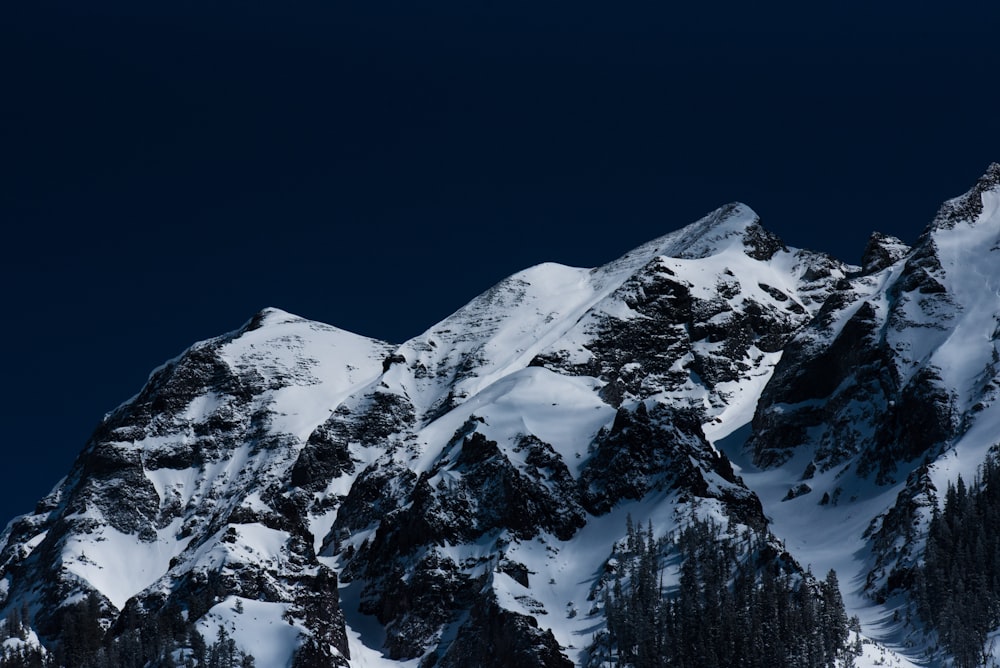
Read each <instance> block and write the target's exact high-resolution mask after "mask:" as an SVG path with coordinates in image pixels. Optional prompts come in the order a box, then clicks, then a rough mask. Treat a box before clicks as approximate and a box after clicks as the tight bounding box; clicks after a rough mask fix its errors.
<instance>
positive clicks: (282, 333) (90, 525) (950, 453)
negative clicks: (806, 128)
mask: <svg viewBox="0 0 1000 668" xmlns="http://www.w3.org/2000/svg"><path fill="white" fill-rule="evenodd" d="M859 250H860V249H859ZM998 397H1000V165H997V164H994V165H991V166H990V168H989V169H988V171H987V173H986V174H985V175H984V176H983V177H982V178H981V179H980V180H979V182H978V183H976V184H975V186H974V187H973V188H972V189H971V190H970V191H969V192H968V193H966V194H964V195H962V196H961V197H958V198H956V199H953V200H950V201H948V202H946V203H945V204H944V205H943V207H942V208H941V210H940V213H939V214H938V216H937V217H936V218H935V219H934V220H933V221H932V222H931V223H930V225H929V226H927V228H926V229H925V231H924V232H923V233H922V234H921V235H920V237H919V238H917V239H916V240H915V241H914V243H913V245H912V246H909V245H907V244H906V243H904V242H903V241H900V240H898V239H895V238H892V237H887V236H885V235H882V234H879V233H874V234H873V235H872V237H871V240H870V242H869V244H868V247H867V248H866V249H865V250H864V256H863V261H862V265H861V266H853V265H848V264H845V263H843V262H841V261H838V260H836V259H834V258H832V257H829V256H827V255H825V254H823V253H817V252H812V251H807V250H798V249H794V248H789V247H787V246H786V245H785V243H784V242H783V241H782V240H781V239H779V238H777V237H776V236H775V235H774V234H772V233H770V232H769V231H768V230H767V229H766V228H765V227H764V226H763V225H762V223H761V221H760V220H759V218H758V216H757V215H756V214H755V213H754V212H753V211H752V210H751V209H750V208H748V207H747V206H745V205H743V204H730V205H727V206H724V207H722V208H720V209H718V210H716V211H714V212H712V213H710V214H709V215H707V216H706V217H704V218H703V219H701V220H699V221H697V222H695V223H693V224H690V225H688V226H687V227H684V228H683V229H680V230H678V231H675V232H672V233H670V234H667V235H666V236H663V237H661V238H659V239H655V240H653V241H651V242H649V243H647V244H646V245H643V246H641V247H639V248H636V249H635V250H633V251H631V252H629V253H627V254H626V255H624V256H623V257H620V258H618V259H616V260H614V261H612V262H610V263H608V264H606V265H604V266H601V267H597V268H595V269H580V268H575V267H567V266H562V265H558V264H543V265H539V266H536V267H532V268H530V269H526V270H524V271H522V272H520V273H517V274H515V275H513V276H511V277H510V278H507V279H505V280H504V281H502V282H500V283H499V284H497V285H496V286H494V287H492V288H490V289H489V290H487V291H486V292H485V293H483V294H482V295H480V296H478V297H476V298H475V299H473V300H472V301H471V302H469V303H468V304H467V305H465V306H464V307H462V308H461V309H459V310H458V311H457V312H455V313H454V314H453V315H451V316H449V317H448V318H446V319H445V320H443V321H442V322H440V323H438V324H436V325H434V326H432V327H431V328H430V329H428V330H427V331H426V332H424V333H423V334H421V335H420V336H418V337H416V338H414V339H411V340H410V341H407V342H405V343H403V344H402V345H397V344H390V343H387V342H383V341H377V340H373V339H369V338H365V337H364V336H360V335H356V334H351V333H349V332H345V331H342V330H340V329H337V328H335V327H332V326H329V325H324V324H320V323H317V322H311V321H308V320H305V319H303V318H299V317H296V316H294V315H291V314H288V313H285V312H282V311H280V310H277V309H265V310H263V311H261V312H260V313H258V314H256V315H254V316H253V317H252V318H251V319H250V320H249V321H248V322H247V323H246V324H244V325H243V326H242V327H240V328H239V329H238V330H236V331H234V332H232V333H229V334H225V335H223V336H220V337H218V338H215V339H211V340H208V341H203V342H200V343H196V344H195V345H193V346H191V347H190V348H189V349H188V350H186V351H185V352H184V353H182V354H181V355H180V356H178V357H177V358H175V359H173V360H170V361H169V362H167V363H166V364H164V365H163V366H162V367H160V368H158V369H156V370H155V371H153V373H152V374H151V375H150V377H149V381H148V382H147V383H146V385H145V387H143V388H142V389H141V391H140V392H139V393H138V394H137V395H136V396H135V397H133V398H132V399H130V400H129V401H127V402H125V403H124V404H122V405H121V406H119V407H118V408H116V409H115V410H113V411H111V412H110V413H108V414H107V415H106V416H105V417H104V419H103V420H102V421H101V422H100V424H99V425H98V426H97V428H96V430H95V431H94V433H93V436H92V437H91V438H90V440H89V441H88V442H87V444H86V445H85V447H84V448H83V450H82V452H81V453H80V455H79V457H78V458H77V460H76V462H75V464H74V465H73V467H72V469H71V470H70V471H69V473H68V474H67V475H66V477H65V478H64V479H63V480H62V481H60V482H59V483H58V484H57V485H56V486H55V488H54V489H53V490H52V492H51V493H50V494H49V495H48V496H46V497H45V498H43V499H42V500H40V501H39V502H38V504H37V506H36V507H35V509H34V511H33V512H31V513H28V514H26V515H22V516H21V517H18V518H16V519H14V520H13V521H11V522H10V523H9V524H8V526H7V528H6V530H5V532H4V533H3V536H2V538H0V601H2V603H0V605H2V611H0V620H2V622H0V638H2V639H3V659H2V660H0V666H23V665H33V666H74V667H75V666H94V667H103V666H136V667H139V666H211V667H213V668H220V667H226V668H229V667H231V666H252V665H255V666H258V667H261V668H272V667H273V668H285V667H289V668H311V667H320V666H323V667H326V666H359V667H360V666H398V667H400V668H401V667H404V666H405V667H412V668H416V667H422V668H429V667H430V666H441V667H444V668H452V667H455V668H457V667H464V666H477V667H480V666H482V667H492V666H553V667H555V666H559V667H562V666H594V667H597V666H626V665H627V666H635V667H638V668H645V667H647V666H687V667H706V668H707V667H711V666H848V665H856V666H875V665H892V666H913V665H931V666H945V665H956V666H976V665H990V664H991V662H992V661H994V660H996V661H998V662H1000V646H997V643H996V638H997V635H998V630H1000V519H998V518H1000V471H998V469H1000V466H998V465H997V463H996V457H998V456H1000V455H998V449H1000V402H998V401H997V399H998ZM994 504H995V508H994ZM994 510H995V511H996V512H994Z"/></svg>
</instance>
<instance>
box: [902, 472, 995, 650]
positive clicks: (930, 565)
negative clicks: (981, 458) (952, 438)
mask: <svg viewBox="0 0 1000 668" xmlns="http://www.w3.org/2000/svg"><path fill="white" fill-rule="evenodd" d="M915 575H916V577H915V582H914V596H915V598H916V609H917V612H918V614H919V615H920V617H921V619H923V621H924V622H925V623H927V624H928V625H929V626H930V627H931V628H932V629H933V630H934V631H937V634H938V640H939V641H940V643H941V645H942V646H943V648H944V649H945V650H946V651H947V652H948V653H949V654H951V655H952V657H953V658H954V666H955V667H956V668H973V667H975V666H980V665H983V664H984V663H985V662H986V661H987V660H988V658H989V657H988V654H990V653H991V652H990V651H989V648H987V647H985V644H986V640H987V636H988V635H989V633H990V632H991V631H992V630H993V629H995V628H997V627H998V626H1000V465H998V463H997V459H996V457H995V456H990V457H988V458H987V460H986V461H985V462H984V463H983V465H982V466H981V467H980V471H979V474H978V475H977V476H976V477H975V479H974V480H973V481H972V483H971V485H968V486H967V485H966V483H965V481H964V480H963V479H962V477H961V476H959V477H958V480H957V482H956V483H954V484H952V483H949V484H948V489H947V492H946V493H945V500H944V507H943V508H942V509H940V510H939V509H938V508H937V507H936V506H935V507H934V509H933V514H932V516H931V521H930V525H929V527H928V532H927V544H926V547H925V552H924V562H923V565H922V567H919V568H917V569H916V574H915Z"/></svg>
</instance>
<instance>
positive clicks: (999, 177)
mask: <svg viewBox="0 0 1000 668" xmlns="http://www.w3.org/2000/svg"><path fill="white" fill-rule="evenodd" d="M997 189H1000V163H997V162H992V163H990V165H989V166H988V167H987V168H986V171H985V172H984V173H983V175H982V176H980V177H979V179H978V180H977V181H976V184H975V185H974V186H972V188H971V189H970V190H969V191H968V192H966V193H965V194H963V195H959V196H958V197H955V198H952V199H950V200H948V201H947V202H945V203H944V204H942V205H941V209H940V210H939V211H938V213H937V216H935V217H934V221H933V222H932V223H931V229H944V230H948V229H951V228H953V227H955V225H956V224H957V223H959V222H961V221H974V220H975V219H976V218H978V217H979V215H980V214H981V213H982V212H983V195H984V194H985V193H987V192H990V191H991V190H997Z"/></svg>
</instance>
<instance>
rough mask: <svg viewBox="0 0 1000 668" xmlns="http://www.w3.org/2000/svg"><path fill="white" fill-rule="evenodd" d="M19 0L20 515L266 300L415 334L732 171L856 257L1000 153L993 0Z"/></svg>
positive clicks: (664, 212) (15, 20)
mask: <svg viewBox="0 0 1000 668" xmlns="http://www.w3.org/2000/svg"><path fill="white" fill-rule="evenodd" d="M7 4H8V5H10V4H13V3H7ZM22 4H24V5H26V7H24V8H20V9H13V8H11V7H5V8H4V9H3V10H0V11H2V14H3V15H2V16H0V72H2V77H0V119H2V123H0V220H2V221H3V223H4V225H3V228H4V232H3V237H2V241H0V253H2V263H0V278H2V281H3V282H2V285H3V290H4V299H3V301H4V304H3V309H4V316H3V322H2V327H0V332H2V337H3V338H2V341H0V342H2V344H3V348H2V349H3V350H4V351H5V360H4V366H3V382H2V384H0V385H2V396H0V419H2V422H3V427H4V428H3V430H2V432H0V439H2V440H0V447H2V449H3V453H4V470H5V473H6V476H5V479H4V484H3V485H0V515H2V516H3V517H2V519H0V522H2V521H4V520H6V519H7V518H9V517H11V516H13V515H14V514H15V513H19V512H26V511H28V510H30V509H31V508H32V507H33V505H34V502H35V500H36V499H37V498H39V497H40V496H41V495H43V494H44V493H45V492H47V491H48V489H49V488H50V487H51V486H52V485H53V484H54V483H55V482H56V481H57V480H58V479H59V478H60V477H61V476H62V475H63V474H64V473H65V472H66V471H67V470H68V468H69V466H70V464H71V462H72V459H73V457H74V456H75V455H76V453H77V452H78V451H79V450H80V448H81V447H82V446H83V445H84V443H85V441H86V439H87V437H88V436H89V434H90V432H91V430H92V429H93V427H94V426H95V425H96V424H97V422H98V420H99V419H100V417H101V415H102V414H103V413H104V412H105V411H107V410H110V409H112V408H114V407H115V406H116V405H117V404H118V403H120V402H121V401H122V400H124V399H126V398H128V397H129V396H131V395H132V394H134V393H135V392H136V391H137V390H138V389H139V387H140V386H141V385H142V383H143V382H144V380H145V378H146V376H147V374H148V372H149V370H150V369H151V368H153V367H154V366H156V365H157V364H159V363H160V362H162V361H163V360H164V359H166V358H169V357H171V356H173V355H175V354H177V353H178V352H180V351H181V350H182V349H183V348H185V347H186V346H187V345H189V344H190V343H192V342H193V341H195V340H198V339H202V338H207V337H209V336H213V335H215V334H219V333H222V332H225V331H228V330H231V329H234V328H236V327H238V326H239V325H240V324H241V323H242V322H243V321H245V320H246V319H248V318H249V317H250V316H251V315H252V314H253V313H254V312H256V311H257V310H259V309H260V308H261V307H264V306H269V305H270V306H278V307H281V308H284V309H286V310H289V311H292V312H295V313H299V314H301V315H304V316H307V317H310V318H314V319H317V320H322V321H325V322H328V323H331V324H335V325H338V326H340V327H343V328H345V329H350V330H353V331H356V332H359V333H362V334H367V335H371V336H376V337H381V338H385V339H389V340H392V341H396V342H401V341H403V340H404V339H406V338H408V337H410V336H413V335H415V334H417V333H419V332H420V331H422V330H423V329H425V328H426V327H428V326H430V325H431V324H433V323H434V322H435V321H437V320H439V319H440V318H442V317H444V316H445V315H447V314H448V313H450V312H452V311H453V310H455V309H456V308H458V307H459V306H461V305H462V304H463V303H464V302H465V301H467V300H468V299H470V298H471V297H473V296H474V295H476V294H477V293H479V292H481V291H482V290H484V289H486V288H487V287H489V286H490V285H491V284H493V283H494V282H496V281H497V280H499V279H501V278H503V277H504V276H506V275H508V274H510V273H512V272H514V271H516V270H518V269H521V268H524V267H526V266H529V265H531V264H535V263H538V262H542V261H547V260H554V261H559V262H564V263H567V264H574V265H581V266H593V265H596V264H600V263H602V262H605V261H608V260H611V259H613V258H614V257H616V256H617V255H619V254H621V253H622V252H624V251H626V250H628V249H629V248H631V247H634V246H636V245H638V244H640V243H642V242H644V241H646V240H648V239H651V238H653V237H655V236H658V235H660V234H663V233H665V232H667V231H670V230H672V229H675V228H677V227H680V226H682V225H684V224H686V223H688V222H691V221H693V220H695V219H696V218H698V217H700V216H701V215H702V214H704V213H706V212H707V211H709V210H711V209H713V208H715V207H717V206H719V205H721V204H724V203H726V202H729V201H732V200H742V201H745V202H747V203H748V204H750V205H751V206H752V207H754V208H755V209H756V210H757V212H758V213H759V214H760V215H761V216H762V218H763V220H764V223H765V225H766V226H768V227H769V228H771V229H772V230H774V231H775V232H777V233H779V234H780V235H781V236H782V237H783V238H784V239H785V240H786V242H787V243H789V244H791V245H795V246H805V247H810V248H815V249H818V250H825V251H828V252H831V253H833V254H834V255H837V256H839V257H841V258H843V259H846V260H852V261H857V260H858V258H859V256H860V253H861V250H862V248H863V246H864V243H865V240H866V238H867V236H868V233H869V232H870V231H871V230H873V229H879V230H882V231H887V232H890V233H893V234H896V235H899V236H901V237H903V238H904V239H905V240H908V241H912V240H913V239H915V238H916V236H917V235H918V234H919V232H920V230H921V229H922V227H923V226H924V225H925V224H926V223H927V221H928V220H929V219H930V218H931V217H932V216H933V214H934V212H935V210H936V208H937V206H938V205H939V204H940V202H941V201H942V200H943V199H945V198H947V197H950V196H953V195H957V194H959V193H961V192H963V191H964V190H966V189H967V188H968V187H969V186H971V184H972V183H973V182H974V181H975V179H976V178H977V177H978V176H979V175H980V174H981V173H982V172H983V171H984V169H985V168H986V166H987V164H988V163H989V162H991V161H993V160H1000V140H998V136H1000V133H998V131H997V129H996V122H995V118H996V117H997V114H998V113H1000V88H998V87H997V86H996V81H997V75H998V72H1000V67H998V66H1000V50H998V49H997V48H996V44H995V35H994V34H992V30H993V28H994V27H995V26H996V25H998V18H1000V7H996V6H992V5H988V4H987V3H970V5H973V4H974V5H977V6H974V7H972V6H970V7H969V8H968V9H967V10H965V9H962V8H957V9H956V8H954V7H949V8H947V9H943V8H941V9H939V10H937V11H940V12H941V13H940V14H938V13H933V12H932V11H931V10H930V9H924V8H922V7H920V6H917V5H913V4H911V3H881V6H880V7H871V6H861V5H860V4H858V5H857V6H848V5H844V4H839V5H838V6H836V7H831V8H829V9H824V10H816V9H814V8H811V7H809V6H808V3H798V4H797V6H796V8H795V9H794V10H788V9H786V10H782V11H778V10H777V9H769V10H761V9H760V8H759V7H757V6H755V4H756V3H742V6H736V7H731V6H727V5H726V4H720V3H712V4H710V5H707V6H706V7H705V8H704V9H698V8H695V7H687V8H683V9H677V8H675V7H670V6H668V5H671V4H673V3H664V2H655V3H653V2H650V3H592V2H581V1H577V2H550V3H538V2H531V3H528V2H469V1H465V2H444V1H441V2H433V3H410V2H399V3H393V2H384V1H380V0H366V1H365V2H357V3H340V2H334V1H332V0H330V1H327V2H280V3H279V2H271V3H266V2H260V1H256V2H254V1H251V2H244V1H241V2H204V1H197V2H142V3H135V2H131V1H130V2H121V3H112V2H101V1H100V0H97V1H95V2H87V3H79V2H63V3H57V2H46V1H45V0H41V1H40V2H31V3H22ZM419 4H425V5H432V6H430V7H417V6H415V5H419ZM918 4H919V3H918ZM993 4H994V5H995V4H996V3H993ZM27 6H30V7H27ZM920 12H924V13H920ZM984 12H987V14H984Z"/></svg>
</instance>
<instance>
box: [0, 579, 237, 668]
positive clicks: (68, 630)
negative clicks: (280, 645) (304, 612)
mask: <svg viewBox="0 0 1000 668" xmlns="http://www.w3.org/2000/svg"><path fill="white" fill-rule="evenodd" d="M120 622H121V623H122V624H123V628H121V629H118V632H114V631H112V630H105V628H104V627H103V626H102V624H101V605H100V599H99V598H98V597H97V595H95V594H91V595H89V596H88V597H87V598H85V599H84V600H83V601H80V602H79V603H76V604H73V605H68V606H65V607H64V609H63V610H62V612H61V615H60V623H59V632H58V634H57V635H56V637H55V638H53V639H52V643H51V650H43V649H42V648H40V647H38V646H37V645H34V644H29V643H26V642H21V643H12V644H9V646H5V647H4V649H3V651H2V652H0V668H196V667H197V668H256V663H255V661H254V658H253V657H252V656H251V655H249V654H246V653H245V652H242V651H240V650H239V649H238V648H237V647H236V642H235V641H234V640H233V639H232V638H231V637H230V636H229V633H228V632H227V631H226V630H225V629H224V628H223V627H222V626H220V627H219V629H218V633H217V634H216V637H215V640H214V642H212V643H211V644H209V643H207V642H206V641H205V639H204V637H203V636H202V635H201V633H199V632H198V630H197V629H196V628H195V626H194V624H192V623H189V622H185V621H184V619H183V617H182V616H181V615H180V614H175V615H164V616H161V617H146V618H144V619H140V618H139V616H138V615H137V614H136V612H135V609H134V607H131V608H129V607H127V608H126V610H125V611H124V612H123V614H122V619H121V620H120ZM28 637H29V627H28V611H27V609H24V608H18V609H17V610H16V611H12V612H10V613H9V614H8V615H7V617H6V619H5V620H4V623H3V625H2V629H0V640H7V639H9V638H19V639H21V640H22V641H26V640H27V639H28Z"/></svg>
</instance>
